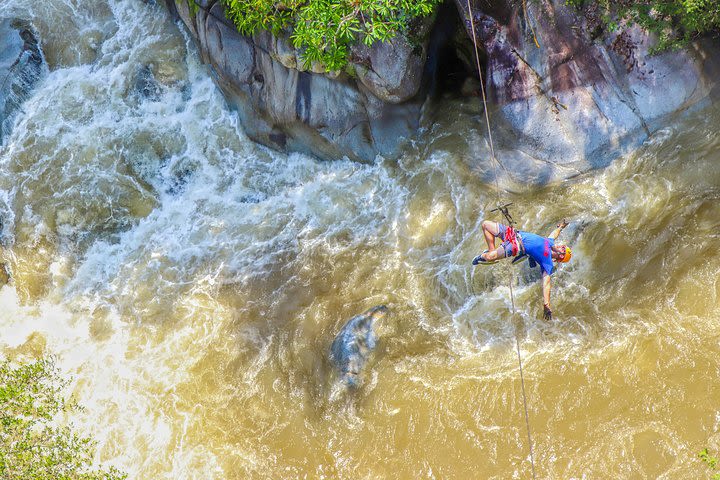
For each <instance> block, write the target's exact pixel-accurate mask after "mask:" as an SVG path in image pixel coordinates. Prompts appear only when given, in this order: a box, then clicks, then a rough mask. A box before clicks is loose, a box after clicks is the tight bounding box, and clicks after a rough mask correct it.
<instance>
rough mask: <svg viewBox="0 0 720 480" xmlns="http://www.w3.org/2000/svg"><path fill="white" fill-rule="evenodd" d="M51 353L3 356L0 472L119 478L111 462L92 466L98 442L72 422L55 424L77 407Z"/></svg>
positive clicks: (9, 479) (40, 477) (14, 476)
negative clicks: (17, 358) (19, 359)
mask: <svg viewBox="0 0 720 480" xmlns="http://www.w3.org/2000/svg"><path fill="white" fill-rule="evenodd" d="M67 383H68V382H67V380H63V379H62V378H61V377H60V375H59V372H58V369H57V368H56V367H55V363H54V361H53V359H51V358H50V359H45V360H40V361H37V362H34V363H30V364H22V365H13V364H11V363H10V362H9V361H7V360H3V361H0V478H2V479H4V480H28V479H33V480H71V479H72V480H120V479H124V478H125V477H126V476H125V475H124V474H122V473H120V472H118V471H117V470H115V469H113V468H111V469H110V470H109V471H102V470H94V469H93V468H92V456H93V451H94V448H95V444H94V443H93V442H92V441H91V440H90V439H88V438H84V437H80V436H78V435H76V434H75V433H74V432H73V431H72V430H71V429H70V427H67V426H66V427H57V426H53V420H54V418H55V417H56V416H57V415H58V414H60V413H63V412H68V411H72V410H77V409H79V407H78V406H77V405H76V404H74V403H69V402H67V401H66V400H65V399H64V397H63V396H62V391H63V390H64V388H65V387H66V386H67Z"/></svg>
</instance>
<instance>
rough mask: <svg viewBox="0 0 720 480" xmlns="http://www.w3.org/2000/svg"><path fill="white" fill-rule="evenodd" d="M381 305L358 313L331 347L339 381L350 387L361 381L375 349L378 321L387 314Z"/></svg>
mask: <svg viewBox="0 0 720 480" xmlns="http://www.w3.org/2000/svg"><path fill="white" fill-rule="evenodd" d="M387 311H388V309H387V307H385V306H384V305H380V306H377V307H373V308H371V309H369V310H367V311H366V312H364V313H362V314H360V315H356V316H354V317H353V318H351V319H350V320H348V321H347V323H346V324H345V325H344V326H343V327H342V328H341V329H340V332H339V333H338V334H337V336H336V337H335V340H334V341H333V343H332V346H331V347H330V360H331V361H332V363H333V364H334V365H335V367H336V368H337V369H338V372H339V373H340V381H341V382H342V383H343V384H344V385H346V386H348V387H358V386H360V384H361V373H362V369H363V367H364V366H365V364H366V363H367V361H368V359H369V358H370V355H371V354H372V351H373V350H374V349H375V345H376V342H377V338H376V335H375V323H376V322H377V321H378V320H379V319H381V318H383V317H384V316H385V315H386V314H387Z"/></svg>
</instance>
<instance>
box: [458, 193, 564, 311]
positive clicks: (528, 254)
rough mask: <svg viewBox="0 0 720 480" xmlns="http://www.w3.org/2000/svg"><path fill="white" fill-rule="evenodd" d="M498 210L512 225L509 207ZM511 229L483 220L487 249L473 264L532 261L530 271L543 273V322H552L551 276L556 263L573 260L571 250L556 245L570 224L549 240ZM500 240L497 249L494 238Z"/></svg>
mask: <svg viewBox="0 0 720 480" xmlns="http://www.w3.org/2000/svg"><path fill="white" fill-rule="evenodd" d="M499 210H500V211H502V212H503V214H505V217H506V218H507V219H508V223H510V224H511V225H512V218H511V217H509V214H507V206H505V207H499ZM511 225H510V226H507V225H503V224H502V223H500V222H493V221H491V220H483V222H482V231H483V236H484V237H485V242H486V243H487V247H488V248H487V250H485V251H484V252H483V253H481V254H480V255H478V256H477V257H475V258H474V259H473V261H472V264H473V265H491V264H493V263H497V261H498V260H500V259H501V258H510V257H514V258H513V260H512V262H513V264H515V263H519V262H521V261H523V260H526V259H529V261H530V267H531V268H535V266H536V265H539V266H540V269H541V270H542V287H543V318H544V319H545V320H551V319H552V309H551V308H550V276H551V275H552V274H553V272H554V270H555V266H554V265H553V262H561V263H565V262H569V261H570V258H571V257H572V250H571V249H570V247H568V246H566V245H562V244H557V245H556V243H555V240H556V239H557V237H558V236H559V235H560V232H562V231H563V229H564V228H565V227H567V226H568V222H566V221H565V220H564V219H563V221H562V222H560V223H558V224H557V227H556V228H555V230H553V231H552V233H550V235H548V236H547V237H543V236H540V235H536V234H534V233H530V232H522V231H518V230H515V229H514V228H513V227H512V226H511ZM497 237H499V238H500V240H502V244H501V245H500V246H499V247H498V248H495V238H497Z"/></svg>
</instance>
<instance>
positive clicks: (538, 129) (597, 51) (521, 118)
mask: <svg viewBox="0 0 720 480" xmlns="http://www.w3.org/2000/svg"><path fill="white" fill-rule="evenodd" d="M455 3H456V6H457V9H458V11H459V13H460V14H461V16H462V17H463V19H464V21H465V26H466V29H467V31H468V35H471V22H470V16H469V14H468V7H467V3H466V1H465V0H455ZM471 3H473V4H474V5H477V8H474V7H471V10H472V11H473V23H474V27H475V32H476V36H477V38H478V43H479V44H480V48H481V49H482V50H483V52H484V53H485V54H486V56H487V59H488V60H487V70H486V72H485V75H486V78H487V79H488V81H487V83H488V90H489V92H490V95H491V99H492V101H493V102H494V103H495V104H496V105H497V107H498V111H497V113H495V115H494V117H495V125H493V127H495V126H496V128H494V131H493V133H494V134H495V133H497V136H496V138H497V140H498V141H497V142H496V149H497V150H498V153H497V156H498V158H500V159H501V161H502V163H503V165H504V166H505V167H506V169H508V170H510V171H511V172H514V173H515V177H516V178H515V180H519V181H520V182H522V183H546V182H548V181H553V180H557V179H561V178H566V177H568V176H572V175H573V174H577V173H581V172H584V171H587V170H589V169H591V168H597V167H603V166H606V165H607V164H608V163H609V162H610V161H612V160H613V159H614V158H616V157H617V156H618V155H620V154H622V153H623V152H625V151H627V150H628V149H630V148H632V147H634V146H637V145H639V143H640V142H642V141H643V140H645V139H646V138H647V137H648V135H650V134H651V133H652V132H653V131H655V130H656V129H658V128H659V126H660V125H661V124H662V123H663V122H666V121H667V120H668V118H667V117H668V115H670V114H673V113H678V112H683V111H686V110H688V109H689V108H690V107H692V106H695V105H702V104H703V103H707V102H709V101H710V99H711V98H713V97H715V95H714V93H715V92H716V91H717V90H718V83H717V78H718V77H717V73H718V72H717V71H715V72H713V71H712V70H713V67H714V69H715V70H717V69H718V67H719V66H720V62H719V61H718V60H720V57H719V56H718V49H717V48H715V49H712V48H706V49H703V48H702V47H700V46H697V45H696V46H693V47H692V48H690V49H687V50H686V51H683V52H668V53H662V54H659V55H655V56H651V55H649V50H650V48H651V47H652V45H653V39H652V38H650V37H649V36H648V35H647V34H646V33H644V32H643V31H641V30H640V29H639V28H637V27H633V28H625V29H621V31H620V32H617V33H614V34H607V33H603V32H602V25H601V21H600V20H599V12H597V11H594V9H595V8H597V7H596V6H590V7H589V9H588V10H586V11H585V12H582V13H578V12H576V11H575V10H573V9H571V8H568V7H566V6H565V5H564V1H563V0H543V1H540V2H527V9H528V11H527V18H526V16H525V15H524V14H523V11H522V8H521V6H520V4H519V2H515V3H517V4H518V5H517V6H515V7H511V6H510V2H507V3H508V5H506V6H505V7H504V8H496V9H495V10H494V11H487V10H485V11H484V10H483V9H482V7H480V5H481V3H480V2H471ZM482 5H485V4H482ZM528 22H529V23H528ZM530 25H532V27H533V29H534V31H535V35H536V37H537V41H538V43H539V45H540V46H539V48H538V47H537V46H536V45H535V42H534V40H533V34H532V30H531V29H530ZM593 37H597V38H593ZM713 50H714V52H713ZM714 91H715V92H714ZM498 145H499V149H498Z"/></svg>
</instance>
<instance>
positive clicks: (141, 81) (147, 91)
mask: <svg viewBox="0 0 720 480" xmlns="http://www.w3.org/2000/svg"><path fill="white" fill-rule="evenodd" d="M133 83H134V91H135V94H136V95H138V96H139V97H140V98H143V99H145V100H150V101H151V102H157V101H158V100H160V93H161V92H162V90H161V89H160V85H159V84H158V82H157V80H155V75H154V74H153V72H152V69H151V68H150V66H149V65H144V66H142V67H140V68H139V69H138V71H137V73H136V74H135V81H134V82H133Z"/></svg>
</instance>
